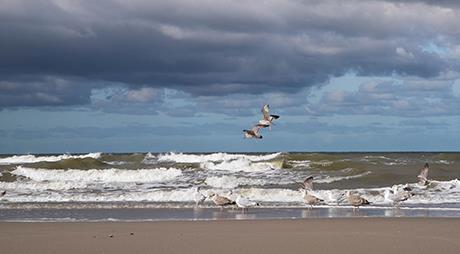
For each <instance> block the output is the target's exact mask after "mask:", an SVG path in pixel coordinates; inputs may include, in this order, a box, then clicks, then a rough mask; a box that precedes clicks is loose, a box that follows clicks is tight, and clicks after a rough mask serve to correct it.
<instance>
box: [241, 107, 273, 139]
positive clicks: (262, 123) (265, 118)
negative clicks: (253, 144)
mask: <svg viewBox="0 0 460 254" xmlns="http://www.w3.org/2000/svg"><path fill="white" fill-rule="evenodd" d="M261 111H262V119H260V120H259V122H258V123H257V124H255V125H254V126H253V127H252V128H251V129H249V130H243V132H244V137H245V138H256V139H262V138H263V137H262V135H261V134H260V130H261V129H262V128H266V127H268V128H269V129H270V130H271V129H272V125H273V121H274V120H276V119H278V118H280V116H279V115H270V106H269V105H268V104H265V105H264V106H263V107H262V110H261Z"/></svg>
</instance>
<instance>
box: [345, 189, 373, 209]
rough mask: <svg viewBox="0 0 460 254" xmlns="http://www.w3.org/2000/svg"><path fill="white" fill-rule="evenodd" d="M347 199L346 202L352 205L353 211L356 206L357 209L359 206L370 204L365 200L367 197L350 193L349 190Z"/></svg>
mask: <svg viewBox="0 0 460 254" xmlns="http://www.w3.org/2000/svg"><path fill="white" fill-rule="evenodd" d="M347 200H348V203H350V205H352V206H354V207H353V211H355V209H356V208H358V210H359V207H360V206H363V205H369V204H370V202H369V201H367V199H365V198H363V197H361V196H359V195H358V194H351V192H350V191H347Z"/></svg>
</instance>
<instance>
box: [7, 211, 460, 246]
mask: <svg viewBox="0 0 460 254" xmlns="http://www.w3.org/2000/svg"><path fill="white" fill-rule="evenodd" d="M131 233H132V234H131ZM459 239H460V219H458V218H335V219H303V220H247V221H235V220H223V221H222V220H220V221H164V222H91V223H85V222H66V223H61V222H51V223H48V222H41V223H28V222H20V223H16V222H1V223H0V253H8V254H15V253H69V254H72V253H110V254H116V253H232V254H233V253H264V254H267V253H369V254H370V253H444V254H445V253H459V251H460V241H459Z"/></svg>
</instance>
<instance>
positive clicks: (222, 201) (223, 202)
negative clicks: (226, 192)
mask: <svg viewBox="0 0 460 254" xmlns="http://www.w3.org/2000/svg"><path fill="white" fill-rule="evenodd" d="M209 198H211V199H212V201H213V202H214V204H216V205H218V206H220V208H221V209H222V208H223V207H224V206H228V205H234V204H236V203H235V201H232V200H230V199H228V198H226V197H223V196H219V195H217V194H216V193H213V194H211V195H210V196H209Z"/></svg>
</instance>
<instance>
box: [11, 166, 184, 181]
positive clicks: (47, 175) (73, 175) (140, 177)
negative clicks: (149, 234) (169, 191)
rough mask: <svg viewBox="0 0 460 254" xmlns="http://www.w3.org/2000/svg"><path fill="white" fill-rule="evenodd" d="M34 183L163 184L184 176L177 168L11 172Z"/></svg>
mask: <svg viewBox="0 0 460 254" xmlns="http://www.w3.org/2000/svg"><path fill="white" fill-rule="evenodd" d="M11 173H12V174H15V175H20V176H24V177H27V178H29V179H32V180H34V181H80V182H163V181H169V180H172V179H174V178H176V177H178V176H179V175H181V174H182V171H180V170H179V169H176V168H169V169H166V168H155V169H137V170H126V169H115V168H112V169H90V170H76V169H68V170H62V169H58V170H56V169H53V170H50V169H37V168H26V167H23V166H18V167H17V168H16V169H15V170H14V171H12V172H11Z"/></svg>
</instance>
